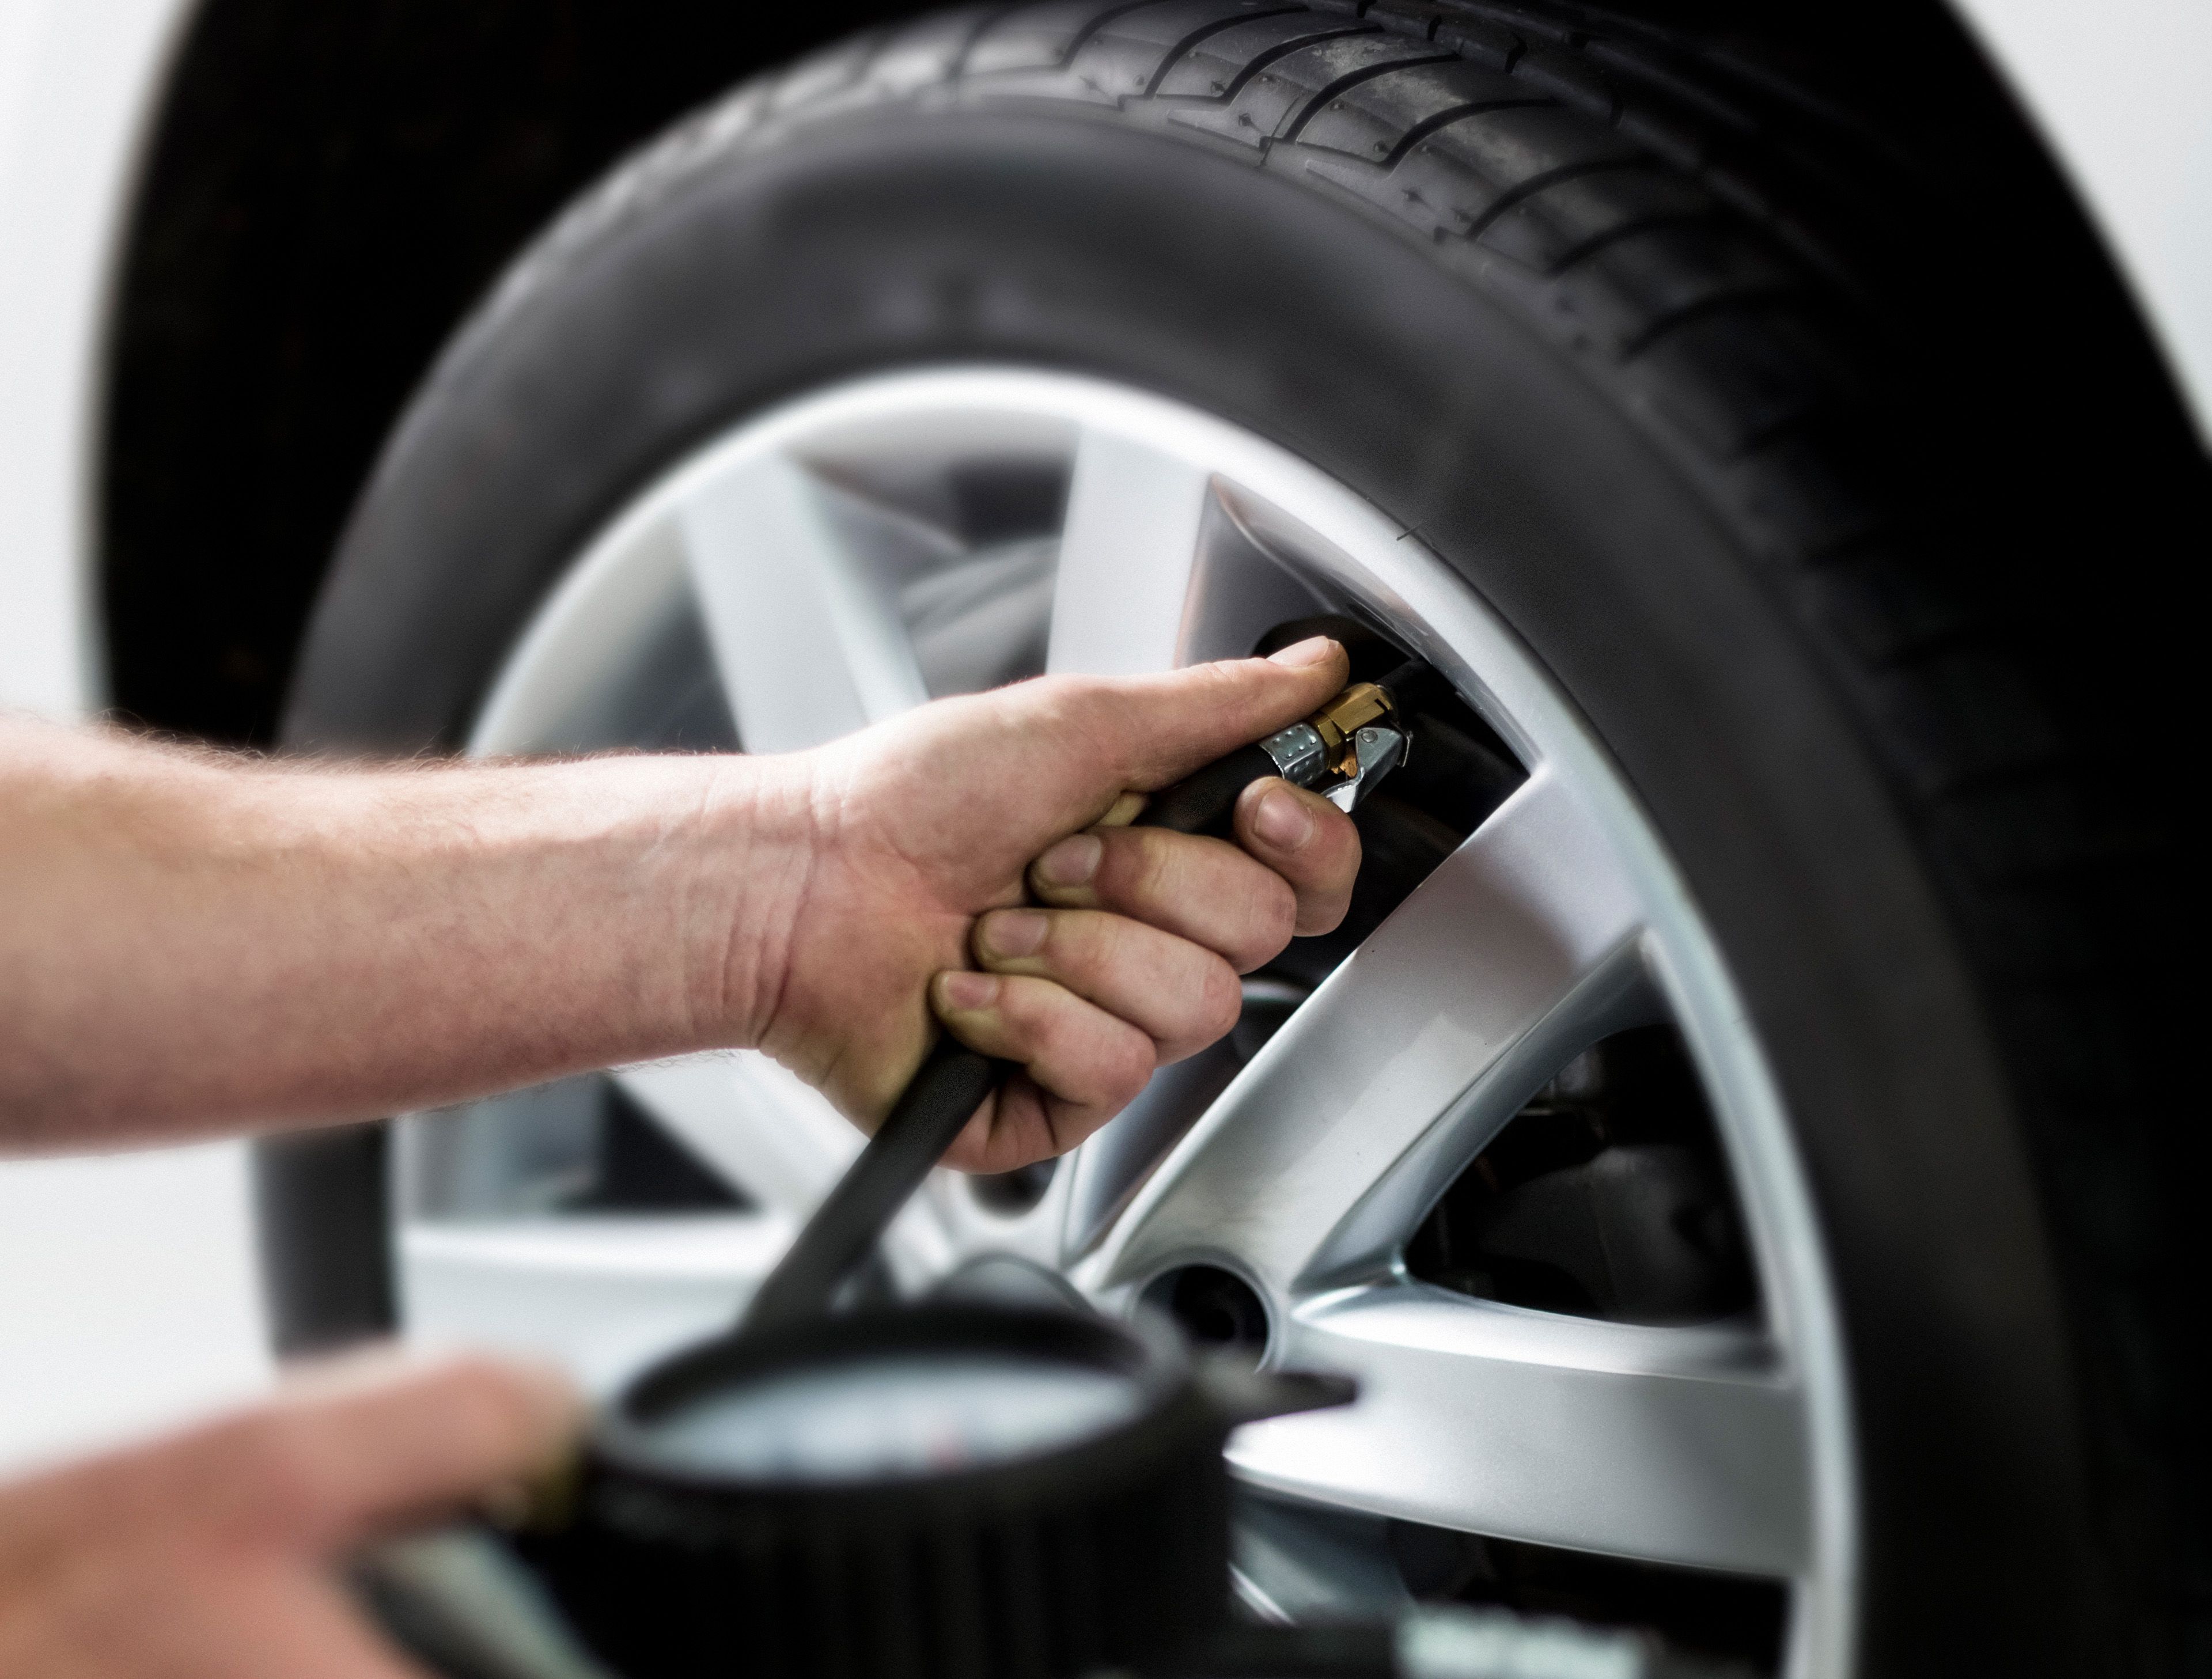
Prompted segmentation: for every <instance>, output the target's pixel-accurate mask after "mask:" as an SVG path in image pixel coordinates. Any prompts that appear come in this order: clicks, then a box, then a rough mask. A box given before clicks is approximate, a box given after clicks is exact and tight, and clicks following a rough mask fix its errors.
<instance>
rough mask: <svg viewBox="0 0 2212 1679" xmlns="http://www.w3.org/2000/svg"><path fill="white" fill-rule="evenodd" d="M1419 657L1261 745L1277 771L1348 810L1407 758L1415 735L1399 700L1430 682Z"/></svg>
mask: <svg viewBox="0 0 2212 1679" xmlns="http://www.w3.org/2000/svg"><path fill="white" fill-rule="evenodd" d="M1433 679H1434V678H1433V673H1432V672H1431V671H1430V669H1429V667H1428V666H1426V665H1425V664H1423V663H1422V662H1421V661H1420V660H1407V662H1406V663H1405V664H1404V665H1402V666H1399V668H1398V669H1397V670H1395V671H1394V672H1391V673H1390V675H1389V676H1388V677H1386V678H1383V680H1382V681H1381V682H1355V683H1353V684H1352V685H1351V686H1350V687H1348V688H1346V689H1345V690H1343V691H1342V692H1341V693H1340V694H1338V695H1337V696H1336V697H1335V698H1334V699H1332V700H1331V701H1329V703H1328V704H1327V705H1325V706H1323V707H1322V709H1320V710H1318V711H1316V712H1315V713H1314V714H1313V715H1311V716H1310V717H1308V718H1307V719H1305V721H1303V722H1297V723H1292V724H1291V726H1290V727H1288V728H1286V729H1280V730H1278V731H1277V732H1276V733H1273V734H1271V735H1269V736H1268V737H1267V739H1265V740H1262V741H1261V743H1260V750H1261V751H1262V752H1264V753H1266V754H1267V757H1268V758H1269V760H1270V761H1271V762H1273V764H1274V766H1275V772H1276V773H1277V774H1278V775H1279V776H1282V778H1283V779H1284V780H1285V781H1286V782H1291V783H1293V784H1294V785H1296V786H1298V787H1303V788H1310V789H1311V790H1312V791H1314V792H1316V793H1319V794H1322V796H1323V797H1324V798H1326V799H1328V801H1329V802H1330V803H1331V804H1333V805H1334V806H1336V807H1337V808H1338V809H1339V810H1342V811H1349V810H1352V808H1353V807H1355V806H1357V805H1358V803H1359V802H1360V800H1363V799H1364V798H1366V796H1367V795H1368V794H1370V793H1371V792H1373V791H1374V790H1375V787H1376V783H1377V782H1380V781H1381V780H1382V779H1383V777H1384V776H1387V775H1389V773H1390V772H1391V771H1392V770H1395V769H1397V768H1399V767H1400V766H1401V764H1403V763H1405V762H1406V757H1407V752H1408V751H1409V750H1410V749H1411V747H1412V745H1413V733H1412V731H1411V729H1410V728H1409V727H1408V726H1407V721H1406V719H1405V716H1404V706H1403V698H1404V697H1405V696H1407V695H1408V694H1410V693H1411V692H1412V691H1413V690H1414V689H1415V687H1416V686H1417V685H1419V684H1422V683H1425V682H1428V681H1431V680H1433Z"/></svg>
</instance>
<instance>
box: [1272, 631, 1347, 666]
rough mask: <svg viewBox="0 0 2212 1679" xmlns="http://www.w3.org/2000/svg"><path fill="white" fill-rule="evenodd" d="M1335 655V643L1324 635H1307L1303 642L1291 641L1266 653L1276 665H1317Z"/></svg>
mask: <svg viewBox="0 0 2212 1679" xmlns="http://www.w3.org/2000/svg"><path fill="white" fill-rule="evenodd" d="M1335 656H1336V643H1335V642H1333V641H1331V640H1330V639H1329V638H1328V636H1307V637H1306V638H1305V640H1304V641H1303V642H1291V644H1290V646H1288V647H1285V648H1276V649H1275V650H1274V651H1273V653H1271V654H1268V655H1267V659H1268V661H1269V662H1270V663H1272V664H1276V665H1318V664H1321V663H1322V662H1323V661H1325V660H1330V659H1334V657H1335Z"/></svg>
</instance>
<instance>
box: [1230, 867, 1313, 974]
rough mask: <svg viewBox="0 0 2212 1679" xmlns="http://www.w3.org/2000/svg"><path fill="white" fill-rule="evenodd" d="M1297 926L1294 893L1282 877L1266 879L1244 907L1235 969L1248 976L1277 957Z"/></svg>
mask: <svg viewBox="0 0 2212 1679" xmlns="http://www.w3.org/2000/svg"><path fill="white" fill-rule="evenodd" d="M1297 927H1298V900H1297V893H1296V892H1294V891H1291V884H1290V882H1289V881H1287V880H1285V879H1283V878H1282V876H1280V875H1279V874H1271V875H1269V876H1267V879H1266V880H1265V881H1264V882H1263V883H1262V884H1261V885H1260V886H1259V887H1258V888H1257V889H1256V890H1255V892H1254V894H1253V897H1252V900H1251V902H1250V903H1249V906H1248V907H1247V912H1246V915H1245V916H1244V929H1243V938H1242V939H1241V940H1239V941H1238V944H1237V952H1236V956H1235V961H1236V964H1237V970H1238V971H1239V972H1241V973H1249V972H1250V971H1251V970H1253V969H1255V968H1256V967H1258V966H1260V965H1261V964H1262V963H1265V962H1267V961H1270V960H1272V959H1273V958H1274V957H1276V956H1278V955H1279V954H1281V952H1282V950H1283V947H1284V946H1285V945H1287V944H1289V943H1290V942H1291V935H1292V934H1295V933H1296V932H1297Z"/></svg>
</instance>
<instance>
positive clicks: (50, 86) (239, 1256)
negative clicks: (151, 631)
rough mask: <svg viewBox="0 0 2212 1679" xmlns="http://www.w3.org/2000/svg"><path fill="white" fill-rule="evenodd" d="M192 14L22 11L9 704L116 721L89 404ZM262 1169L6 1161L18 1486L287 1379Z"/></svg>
mask: <svg viewBox="0 0 2212 1679" xmlns="http://www.w3.org/2000/svg"><path fill="white" fill-rule="evenodd" d="M187 10H188V3H187V0H0V370H4V375H3V376H0V706H9V707H16V708H23V709H31V710H35V711H40V712H44V713H46V714H48V715H55V716H70V715H77V714H79V713H80V712H82V710H83V709H85V708H86V707H87V706H88V705H93V704H96V703H99V698H100V677H99V669H98V660H97V658H96V657H95V654H94V638H93V636H92V635H91V631H90V629H89V625H90V623H91V615H90V612H89V611H88V597H89V593H90V590H89V584H88V573H89V568H88V565H87V564H86V556H87V555H88V553H89V552H90V551H91V542H90V539H89V532H88V516H89V514H88V510H89V507H90V494H89V490H90V486H89V485H88V483H87V482H86V478H87V466H86V463H87V462H88V460H89V459H90V452H89V451H88V449H87V447H85V446H86V443H87V441H88V440H89V439H90V437H91V436H92V435H93V434H94V429H95V428H96V427H97V424H98V422H99V417H98V415H97V414H96V413H95V412H94V411H93V406H92V401H91V398H90V396H89V392H92V391H93V390H94V389H95V388H96V380H94V378H93V377H92V376H91V375H92V373H93V370H94V368H95V367H96V366H97V363H98V360H99V356H100V338H99V323H100V317H101V312H102V309H103V307H104V304H105V301H106V295H107V282H108V273H109V263H110V257H111V249H112V231H113V228H114V227H115V225H116V224H117V222H118V216H119V210H120V206H121V205H122V204H123V203H124V202H125V199H126V198H127V195H128V191H129V186H130V179H131V171H132V167H133V163H134V159H135V155H136V152H137V143H138V135H139V128H140V123H141V116H142V113H143V108H144V106H145V105H146V104H147V102H148V100H147V90H148V89H149V88H150V87H152V86H153V85H155V81H156V79H157V77H158V74H159V70H160V66H161V64H162V62H163V61H164V59H165V58H166V56H167V51H168V46H169V43H170V41H171V40H172V39H173V35H174V33H175V30H176V28H177V26H178V24H179V21H180V20H181V19H182V17H183V16H184V15H185V13H186V11H187ZM250 1230H251V1226H250V1223H249V1220H248V1210H247V1201H246V1173H245V1162H244V1155H243V1152H242V1151H241V1150H240V1148H239V1147H237V1146H235V1145H217V1146H213V1147H198V1148H192V1149H185V1150H175V1151H167V1152H162V1153H143V1154H135V1155H119V1156H114V1157H111V1158H108V1159H94V1160H53V1161H33V1162H12V1163H8V1164H5V1165H0V1474H4V1473H6V1471H7V1470H8V1469H9V1468H11V1467H18V1466H21V1464H23V1463H26V1462H27V1461H30V1460H33V1459H37V1458H40V1457H48V1456H51V1455H52V1454H54V1453H56V1452H58V1451H65V1450H68V1449H70V1448H73V1447H78V1446H82V1445H87V1444H89V1443H92V1442H95V1441H99V1440H103V1439H112V1438H114V1437H115V1436H117V1435H118V1434H120V1433H127V1432H129V1431H131V1430H135V1429H140V1428H144V1427H150V1426H152V1425H154V1424H155V1423H157V1422H159V1421H161V1420H163V1419H166V1418H169V1417H174V1416H178V1415H181V1414H186V1413H189V1412H191V1411H195V1410H198V1409H201V1408H204V1407H206V1406H208V1405H210V1404H211V1403H214V1402H217V1401H219V1400H222V1399H224V1398H228V1397H232V1396H237V1395H239V1394H240V1393H244V1392H247V1391H251V1390H253V1389H255V1388H257V1387H258V1386H260V1385H262V1384H264V1383H265V1381H266V1380H267V1375H268V1360H267V1359H266V1357H265V1356H264V1354H263V1352H262V1345H263V1342H262V1335H261V1325H260V1308H259V1299H258V1293H257V1292H256V1289H255V1287H254V1281H253V1277H252V1268H251V1263H250V1260H251V1243H250Z"/></svg>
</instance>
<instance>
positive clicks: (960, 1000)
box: [930, 968, 1000, 1017]
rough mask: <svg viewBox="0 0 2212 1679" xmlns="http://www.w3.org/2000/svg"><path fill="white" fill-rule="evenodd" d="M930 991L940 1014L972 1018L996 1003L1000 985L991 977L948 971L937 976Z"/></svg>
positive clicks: (996, 978)
mask: <svg viewBox="0 0 2212 1679" xmlns="http://www.w3.org/2000/svg"><path fill="white" fill-rule="evenodd" d="M930 989H931V992H932V994H933V1001H935V1002H936V1005H937V1012H938V1013H939V1014H942V1015H945V1016H947V1017H951V1016H953V1015H975V1014H981V1013H984V1012H985V1011H987V1010H988V1009H989V1008H990V1007H991V1006H992V1005H993V1004H994V1003H995V1002H997V1001H999V989H1000V982H999V980H998V977H997V976H995V975H993V974H979V973H975V972H972V971H970V970H968V969H965V968H950V969H947V970H945V972H943V973H941V974H939V975H938V976H937V977H936V979H935V980H934V981H933V982H932V983H931V987H930Z"/></svg>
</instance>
